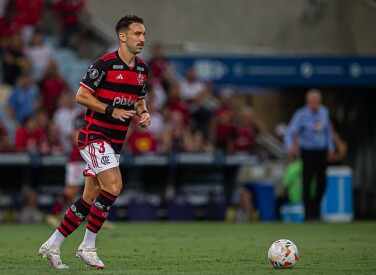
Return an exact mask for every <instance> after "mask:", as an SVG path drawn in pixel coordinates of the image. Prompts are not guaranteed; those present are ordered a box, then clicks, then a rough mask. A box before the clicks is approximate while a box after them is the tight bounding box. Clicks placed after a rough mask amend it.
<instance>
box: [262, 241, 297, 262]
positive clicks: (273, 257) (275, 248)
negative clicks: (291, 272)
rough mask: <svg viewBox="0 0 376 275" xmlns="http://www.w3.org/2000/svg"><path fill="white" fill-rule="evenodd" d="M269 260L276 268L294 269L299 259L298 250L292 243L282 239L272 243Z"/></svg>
mask: <svg viewBox="0 0 376 275" xmlns="http://www.w3.org/2000/svg"><path fill="white" fill-rule="evenodd" d="M268 258H269V262H270V263H271V264H272V265H273V267H274V268H293V267H294V266H295V265H296V263H297V262H298V259H299V252H298V248H297V246H296V245H295V244H294V243H293V242H292V241H290V240H286V239H281V240H278V241H275V242H274V243H272V245H271V246H270V248H269V251H268Z"/></svg>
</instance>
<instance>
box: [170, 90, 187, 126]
mask: <svg viewBox="0 0 376 275" xmlns="http://www.w3.org/2000/svg"><path fill="white" fill-rule="evenodd" d="M188 107H189V106H188V104H187V103H186V102H185V101H183V100H182V99H181V96H180V86H179V85H177V84H176V83H171V85H170V86H169V89H168V100H167V108H168V110H169V111H171V112H178V113H180V114H181V116H182V117H183V122H184V126H189V125H190V112H189V108H188Z"/></svg>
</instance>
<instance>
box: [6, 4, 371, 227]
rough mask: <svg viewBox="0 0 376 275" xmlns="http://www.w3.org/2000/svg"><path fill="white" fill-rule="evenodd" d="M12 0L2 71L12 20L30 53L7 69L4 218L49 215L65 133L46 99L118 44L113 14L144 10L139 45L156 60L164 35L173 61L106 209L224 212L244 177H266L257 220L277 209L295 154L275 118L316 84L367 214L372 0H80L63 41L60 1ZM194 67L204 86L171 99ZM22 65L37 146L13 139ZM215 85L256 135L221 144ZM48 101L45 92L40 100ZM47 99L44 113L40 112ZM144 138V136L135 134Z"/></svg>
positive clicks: (139, 213)
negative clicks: (51, 82) (12, 102)
mask: <svg viewBox="0 0 376 275" xmlns="http://www.w3.org/2000/svg"><path fill="white" fill-rule="evenodd" d="M7 2H9V1H1V4H3V5H4V8H3V9H2V18H1V32H2V33H1V40H2V64H3V65H2V69H1V70H2V72H3V73H4V72H5V71H7V64H6V62H7V61H6V59H7V58H5V56H6V54H7V53H9V52H11V54H15V52H17V51H18V50H19V49H14V48H13V49H12V47H13V46H14V45H13V44H12V43H8V42H9V41H12V39H13V38H12V37H14V35H16V36H17V34H18V33H20V34H21V36H22V39H23V41H24V42H23V44H22V45H21V46H20V47H21V48H23V49H24V50H25V52H26V53H25V55H24V56H21V55H19V56H17V58H20V59H18V60H21V59H22V60H23V61H22V63H23V64H28V65H20V66H19V68H18V71H17V70H15V73H14V74H15V75H13V80H12V77H10V79H11V80H9V79H8V80H6V79H3V81H2V84H1V92H0V96H1V126H2V127H1V135H2V136H1V143H0V145H1V148H0V149H1V151H2V153H0V176H1V184H0V191H1V193H0V194H1V195H0V198H1V200H0V205H1V215H0V221H1V222H3V223H18V222H22V220H21V218H20V214H21V213H23V211H28V210H27V209H29V208H30V209H33V211H34V210H35V212H33V211H32V212H30V213H37V214H35V215H36V220H37V221H38V217H40V219H41V220H43V216H44V214H46V213H48V212H49V209H50V208H51V207H52V205H53V202H54V200H55V199H56V198H57V197H58V196H59V194H60V193H61V191H62V188H63V185H64V173H65V170H64V169H65V168H64V165H65V163H66V161H67V157H66V156H67V151H69V148H68V149H66V148H64V145H63V143H64V140H62V136H63V134H62V133H61V132H59V125H56V123H53V122H54V112H55V111H56V109H50V108H51V106H52V105H51V104H58V101H59V100H60V101H64V100H65V103H62V102H60V103H59V104H67V105H69V102H70V100H72V98H69V96H68V98H65V99H58V96H57V95H59V93H61V92H62V91H65V92H67V93H66V94H70V95H72V96H74V95H75V92H76V91H77V88H78V83H79V81H80V79H81V77H82V75H83V73H84V72H85V71H86V68H87V66H88V65H89V64H90V62H91V61H92V60H94V59H95V58H97V57H98V56H100V55H101V54H103V53H105V52H106V51H107V50H109V49H114V45H116V43H117V41H116V36H115V33H114V30H113V26H114V24H115V22H116V20H117V19H118V18H119V17H121V16H122V15H124V14H127V13H135V14H138V15H140V16H142V17H143V18H144V19H145V26H146V29H147V44H146V49H145V50H144V52H143V53H142V54H141V57H142V58H143V59H145V60H146V61H150V60H151V59H152V58H153V55H152V47H153V46H152V45H156V42H158V43H160V45H162V51H163V54H164V56H165V58H166V59H165V61H164V62H165V63H166V64H167V65H166V67H165V69H164V70H165V71H163V73H161V74H160V75H154V76H152V79H151V81H150V83H151V84H152V85H151V87H150V94H151V95H152V96H151V98H152V99H150V101H151V100H154V101H155V106H154V107H150V109H154V110H153V111H152V112H153V113H152V117H153V115H154V116H155V117H158V126H159V127H156V128H155V129H153V132H151V133H146V134H145V133H141V134H140V133H138V135H140V136H142V137H140V136H137V131H136V130H135V131H134V132H135V133H136V134H135V135H134V137H133V143H132V144H133V145H134V148H132V146H126V147H127V148H125V149H124V155H123V161H122V163H121V167H122V170H123V172H124V173H123V175H124V183H125V189H124V192H123V193H124V194H123V195H122V196H120V198H119V200H118V201H117V205H116V206H115V207H114V209H113V213H112V216H111V218H112V219H113V220H181V219H183V220H224V219H225V218H226V213H227V209H228V206H230V205H233V204H236V203H237V202H238V201H239V198H238V197H236V196H237V195H238V194H237V192H236V190H237V189H238V188H239V187H240V186H242V185H243V184H246V185H247V186H248V185H249V186H251V185H252V183H253V184H255V183H256V184H258V185H257V186H261V187H260V188H262V186H263V185H265V186H267V187H268V189H267V190H269V191H270V190H272V191H271V192H272V193H270V192H269V191H268V192H269V193H267V195H262V194H263V193H262V192H261V191H260V190H258V189H257V188H256V189H257V190H255V189H253V190H252V191H253V193H252V194H253V201H254V203H255V204H257V205H256V207H257V208H258V207H260V208H262V209H264V208H265V207H266V206H265V205H262V201H264V204H265V203H266V202H270V201H271V202H272V203H273V204H274V205H275V207H270V205H269V206H267V207H266V208H267V209H266V210H261V209H259V212H263V211H266V212H264V213H259V214H258V215H259V216H258V217H256V219H261V220H278V219H279V206H280V203H281V201H283V196H284V194H285V189H284V188H283V183H282V179H283V174H284V171H285V169H286V166H287V165H288V163H289V160H288V158H287V157H286V155H285V152H284V149H283V144H282V142H281V140H280V139H279V137H278V134H279V132H278V129H279V130H280V129H283V127H282V126H283V125H284V124H286V123H288V122H289V120H290V118H291V115H292V113H293V112H294V111H295V110H296V109H297V108H298V107H300V106H301V105H303V104H304V94H305V92H306V91H307V90H308V89H309V88H312V87H316V88H319V89H320V90H321V91H322V93H323V102H324V104H325V105H326V106H328V108H329V110H330V113H331V115H332V118H333V122H334V125H335V128H336V130H337V131H338V134H339V136H340V137H341V138H342V139H343V141H345V143H346V144H347V147H348V149H347V154H346V156H345V157H344V158H343V159H342V160H341V165H345V166H348V167H350V168H351V170H352V175H353V177H352V180H353V186H352V194H353V199H354V214H355V218H356V219H370V218H374V217H375V214H376V185H375V179H376V175H375V172H374V171H375V169H374V168H375V164H376V163H375V157H374V155H375V153H376V151H375V148H376V147H375V139H374V136H375V130H376V129H375V125H376V124H375V119H376V114H375V112H374V110H373V105H374V102H375V87H376V52H375V51H376V47H375V46H376V37H375V36H374V29H373V28H371V27H370V26H373V25H375V23H376V16H375V13H376V8H375V3H374V1H352V0H344V1H339V0H338V1H324V0H323V1H320V0H317V1H314V0H311V1H308V0H307V1H300V0H290V1H271V0H268V1H257V0H253V1H246V0H243V1H242V0H237V1H235V2H234V1H231V2H230V1H220V0H218V1H198V0H193V1H168V0H164V1H152V0H148V1H147V0H145V1H137V2H136V1H124V0H121V1H120V0H119V1H116V0H112V1H108V4H106V5H104V4H103V1H95V0H90V1H86V5H85V6H84V7H79V8H77V10H79V14H80V15H79V21H78V22H74V25H75V26H74V27H73V28H71V33H67V35H69V34H72V36H69V37H70V38H72V39H71V40H69V41H68V44H69V45H68V47H67V46H64V47H62V45H61V37H62V36H63V30H62V24H64V23H62V21H61V20H62V19H61V18H62V17H59V16H61V15H62V14H61V10H59V8H57V7H56V6H54V4H55V3H54V1H42V0H40V1H33V3H34V6H33V4H30V3H29V4H28V1H22V0H20V1H12V3H13V6H12V5H8V4H7ZM78 2H80V1H78ZM7 5H8V6H7ZM6 7H7V8H9V9H10V11H9V10H7V9H6ZM30 10H33V11H35V12H33V13H28V11H30ZM30 14H35V15H36V16H34V17H35V18H34V17H32V18H30V16H29V15H30ZM38 14H39V15H40V16H39V17H38V16H37V15H38ZM33 30H38V31H40V33H41V34H42V36H43V40H42V41H43V42H42V44H41V45H33V46H32V45H30V44H29V42H26V41H30V39H31V36H32V31H33ZM15 40H17V39H15ZM14 47H16V48H17V47H18V46H14ZM46 48H48V49H46ZM33 49H34V50H35V51H34V53H35V52H38V49H39V50H40V52H39V54H41V56H42V57H43V58H41V59H44V60H45V57H46V56H49V57H50V58H51V59H53V60H55V62H56V65H57V67H58V70H59V74H60V77H61V80H62V83H65V84H62V85H61V91H60V92H59V91H57V93H58V94H55V95H49V97H48V95H46V94H48V88H46V87H47V86H46V85H47V84H46V85H45V86H43V80H45V78H44V75H38V72H40V74H41V72H42V71H43V73H44V72H49V71H50V70H52V69H51V67H49V68H48V69H46V66H52V67H53V65H50V64H48V62H47V64H39V62H40V61H41V59H38V53H37V54H35V55H33V53H30V52H32V51H33ZM15 55H17V54H15ZM33 57H34V59H33ZM35 57H36V58H35ZM42 63H43V62H42ZM44 63H46V62H44ZM254 64H257V66H254ZM18 65H19V64H18ZM18 65H17V66H18ZM163 66H164V65H163ZM252 66H254V67H252ZM189 67H193V68H194V69H195V70H196V73H197V78H198V80H199V82H200V83H202V85H203V86H202V87H205V93H204V95H203V96H202V97H201V98H199V99H198V101H197V102H194V103H192V100H191V99H189V98H182V96H180V98H179V97H178V98H177V99H176V98H175V99H174V100H178V101H179V104H180V105H179V107H176V104H177V103H176V102H175V101H174V102H173V103H171V102H172V101H173V99H171V98H172V96H171V94H176V89H179V88H181V85H182V83H183V82H184V79H185V74H186V69H187V68H189ZM166 68H167V69H166ZM29 73H30V75H28V74H29ZM21 75H22V77H26V78H28V77H31V80H32V83H34V84H35V86H34V87H37V90H38V92H39V93H40V95H42V98H43V99H42V102H44V103H41V105H40V106H39V108H37V109H34V110H32V113H30V114H31V115H32V116H34V117H35V118H36V121H38V122H37V124H38V123H39V124H40V125H42V126H41V127H44V128H45V130H44V131H45V132H48V135H46V136H45V138H44V140H43V142H41V144H42V145H40V146H39V143H38V145H37V146H32V147H28V148H26V147H25V146H24V147H22V146H21V147H17V144H16V138H15V136H16V132H17V130H19V127H21V121H19V122H16V121H14V120H12V118H10V117H9V116H8V112H7V111H8V96H9V95H10V94H11V93H12V90H13V88H15V87H16V84H15V82H14V81H16V80H17V79H18V77H19V76H21ZM25 75H28V76H25ZM9 81H10V82H9ZM12 81H13V83H12ZM34 84H30V87H32V86H33V85H34ZM30 89H31V88H30ZM44 89H45V90H44ZM66 94H65V95H66ZM46 98H47V99H46ZM220 98H222V99H224V100H225V101H227V104H229V101H231V104H230V105H231V106H232V108H233V110H235V112H234V114H233V115H234V117H233V120H234V125H235V126H234V127H240V126H241V127H243V126H244V125H241V124H242V122H244V120H245V119H244V118H245V117H247V115H249V116H250V118H249V117H247V119H249V120H250V121H249V123H250V124H249V125H248V126H251V127H254V128H257V132H258V133H259V134H258V135H257V136H256V135H255V136H252V137H251V138H252V140H251V142H250V143H249V144H248V145H247V146H246V148H241V146H239V148H238V149H236V146H235V147H231V148H230V149H228V148H227V149H226V150H224V151H221V150H220V149H218V147H217V146H216V140H215V136H214V134H213V133H214V132H215V126H213V123H214V124H215V121H216V119H218V116H219V115H220V113H219V112H218V110H219V109H220V108H221V107H222V105H221V104H223V102H222V101H221V100H220ZM43 100H45V101H43ZM48 100H49V101H48ZM46 102H48V104H49V105H43V104H46ZM67 102H68V103H67ZM149 103H150V102H149ZM169 104H170V105H169ZM174 104H175V105H174ZM149 105H151V104H149ZM182 105H183V107H181V106H182ZM166 106H167V107H166ZM57 107H58V105H57V106H56V108H57ZM75 107H78V106H75ZM44 108H47V116H48V117H46V113H45V112H44V111H41V110H42V109H44ZM69 108H70V107H69ZM174 108H175V109H176V108H177V109H179V110H178V112H174V114H176V113H179V112H180V114H177V115H176V116H171V112H172V111H174ZM182 109H183V110H182ZM175 111H176V110H175ZM181 116H183V119H182V118H181ZM171 117H174V119H172V118H171ZM156 121H157V120H156ZM55 122H56V121H55ZM174 123H175V124H174ZM61 124H62V125H64V122H63V123H61ZM176 125H178V126H177V128H179V127H181V128H182V129H184V131H183V132H182V133H176V134H177V135H181V137H183V136H185V137H187V136H189V139H190V140H188V141H186V142H187V144H190V145H186V146H183V147H184V148H175V147H174V145H171V144H172V143H173V142H172V141H171V140H169V137H171V135H172V129H173V128H174V127H175V126H176ZM278 125H279V126H280V127H279V128H278V127H277V126H278ZM55 126H56V127H55ZM248 126H247V125H246V127H248ZM62 128H64V127H62ZM46 129H48V130H46ZM191 129H193V131H192V130H191ZM60 131H62V132H64V129H60ZM187 133H189V134H188V135H187ZM129 137H130V136H129ZM140 138H141V139H143V140H142V142H141V143H139V142H137V139H140ZM65 143H66V141H65ZM154 143H155V144H156V145H155V146H154V145H153V144H154ZM137 144H141V145H137ZM137 146H141V147H140V148H135V147H137ZM68 147H69V146H68ZM144 151H149V152H147V154H145V152H144ZM150 152H151V153H150ZM154 153H156V154H154ZM270 187H271V188H272V189H270ZM250 188H251V187H250ZM259 192H260V193H259ZM270 194H272V195H271V196H270ZM257 196H266V197H259V198H257ZM260 200H261V202H259V201H260ZM266 204H267V203H266ZM25 209H26V210H25ZM30 211H31V210H30ZM26 213H29V212H26ZM181 213H184V214H181ZM38 215H39V216H38ZM265 215H266V216H265ZM27 220H28V219H26V221H27Z"/></svg>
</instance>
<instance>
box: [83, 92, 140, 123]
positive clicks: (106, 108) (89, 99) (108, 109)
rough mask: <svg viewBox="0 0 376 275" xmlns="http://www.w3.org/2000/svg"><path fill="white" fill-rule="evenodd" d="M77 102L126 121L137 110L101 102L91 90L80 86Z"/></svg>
mask: <svg viewBox="0 0 376 275" xmlns="http://www.w3.org/2000/svg"><path fill="white" fill-rule="evenodd" d="M76 101H77V103H79V104H81V105H83V106H85V107H86V108H88V109H90V110H93V111H94V112H97V113H101V114H107V115H111V116H112V117H113V118H116V119H119V120H121V121H125V120H126V119H128V118H130V117H132V116H133V114H135V113H136V111H133V110H131V111H127V110H123V109H118V108H114V107H112V106H111V105H107V104H105V103H103V102H100V101H99V100H98V99H97V98H96V97H95V96H94V95H93V94H92V93H91V92H90V91H89V90H87V89H85V88H84V87H82V86H80V88H79V89H78V91H77V95H76Z"/></svg>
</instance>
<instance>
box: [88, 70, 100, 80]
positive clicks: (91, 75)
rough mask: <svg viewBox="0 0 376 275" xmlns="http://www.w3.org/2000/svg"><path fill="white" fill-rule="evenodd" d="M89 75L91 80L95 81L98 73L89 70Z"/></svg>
mask: <svg viewBox="0 0 376 275" xmlns="http://www.w3.org/2000/svg"><path fill="white" fill-rule="evenodd" d="M89 75H90V78H91V79H96V78H97V77H98V76H99V72H98V70H97V69H91V70H90V72H89Z"/></svg>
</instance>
